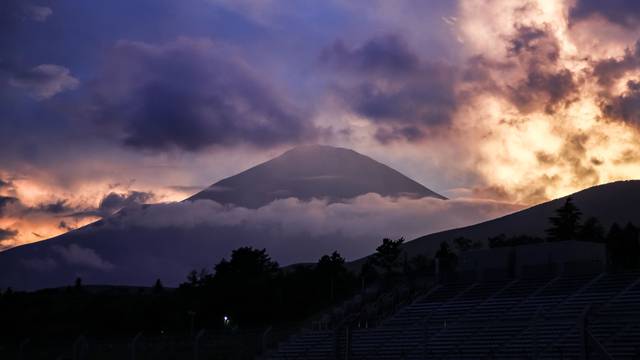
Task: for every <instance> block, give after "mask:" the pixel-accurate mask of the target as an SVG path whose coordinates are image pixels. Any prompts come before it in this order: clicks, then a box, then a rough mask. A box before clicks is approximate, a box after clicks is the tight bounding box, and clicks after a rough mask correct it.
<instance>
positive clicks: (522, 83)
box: [462, 25, 578, 114]
mask: <svg viewBox="0 0 640 360" xmlns="http://www.w3.org/2000/svg"><path fill="white" fill-rule="evenodd" d="M505 40H506V50H507V57H506V58H505V59H504V61H495V60H494V61H490V60H488V59H486V58H484V57H482V56H474V57H472V58H470V59H469V61H468V62H467V64H466V67H465V69H464V71H463V76H462V80H463V81H464V82H465V83H467V84H470V85H472V89H473V91H471V92H472V93H473V92H479V93H493V94H495V95H497V96H500V97H503V98H504V99H506V100H508V101H509V102H511V103H512V104H513V105H514V106H515V107H516V108H517V109H518V110H519V111H520V112H521V113H522V114H528V113H531V112H535V111H545V112H547V113H554V112H555V111H556V109H557V108H558V106H562V105H563V104H568V103H569V102H571V101H572V100H574V99H575V98H576V97H577V93H578V84H577V81H576V78H575V76H574V74H573V73H572V72H571V71H570V70H569V69H566V68H564V67H562V66H561V65H560V64H559V61H558V60H559V51H560V50H559V49H560V47H559V44H558V40H557V39H556V37H555V36H554V35H553V34H552V33H551V32H550V31H549V30H548V29H546V28H544V27H531V26H519V25H518V26H516V32H515V34H514V35H513V36H512V37H511V38H509V39H505ZM514 73H516V74H517V75H516V76H512V75H513V74H514ZM471 95H472V94H471Z"/></svg>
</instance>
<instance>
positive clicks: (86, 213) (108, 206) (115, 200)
mask: <svg viewBox="0 0 640 360" xmlns="http://www.w3.org/2000/svg"><path fill="white" fill-rule="evenodd" d="M154 197H155V195H154V194H153V193H152V192H144V191H129V192H127V193H124V194H119V193H115V192H110V193H108V194H107V195H105V196H104V197H103V198H102V200H100V204H99V205H98V207H97V208H94V209H85V210H82V211H77V212H75V213H73V214H71V215H69V216H70V217H76V218H82V217H91V216H97V217H106V216H109V215H112V214H114V213H116V212H117V211H119V210H121V209H123V208H126V207H129V206H133V205H140V204H146V203H148V202H149V201H152V200H153V199H154Z"/></svg>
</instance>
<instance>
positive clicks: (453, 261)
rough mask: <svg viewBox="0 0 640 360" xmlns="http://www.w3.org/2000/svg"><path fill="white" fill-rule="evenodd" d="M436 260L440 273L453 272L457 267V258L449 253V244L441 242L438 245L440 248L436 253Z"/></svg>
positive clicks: (451, 252)
mask: <svg viewBox="0 0 640 360" xmlns="http://www.w3.org/2000/svg"><path fill="white" fill-rule="evenodd" d="M436 259H438V262H439V265H440V269H439V270H440V272H443V273H447V272H453V271H455V269H456V267H457V265H458V256H457V255H456V254H455V253H454V252H453V251H451V248H450V247H449V243H447V242H446V241H443V242H441V243H440V248H439V249H438V251H437V252H436Z"/></svg>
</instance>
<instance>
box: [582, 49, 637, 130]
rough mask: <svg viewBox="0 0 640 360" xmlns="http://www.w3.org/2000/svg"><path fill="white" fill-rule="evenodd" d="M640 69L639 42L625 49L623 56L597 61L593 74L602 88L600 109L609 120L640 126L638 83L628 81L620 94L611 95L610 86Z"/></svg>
mask: <svg viewBox="0 0 640 360" xmlns="http://www.w3.org/2000/svg"><path fill="white" fill-rule="evenodd" d="M638 69H640V42H636V44H635V45H634V47H633V48H628V49H626V51H625V53H624V56H622V57H620V58H609V59H604V60H601V61H598V62H596V63H595V64H594V66H593V74H594V75H595V76H596V77H597V79H598V83H599V84H600V85H601V86H602V89H601V92H600V108H601V109H602V112H603V113H604V114H605V115H607V116H608V117H609V118H611V119H614V120H619V121H625V122H629V123H632V124H635V125H640V82H638V81H634V80H629V81H627V83H626V87H625V90H624V91H623V92H622V93H621V94H612V85H614V84H615V83H616V82H617V81H619V80H620V79H622V78H623V77H624V76H625V75H626V74H628V73H630V72H634V71H637V70H638Z"/></svg>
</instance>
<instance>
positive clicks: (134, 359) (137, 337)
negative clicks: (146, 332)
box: [130, 332, 142, 360]
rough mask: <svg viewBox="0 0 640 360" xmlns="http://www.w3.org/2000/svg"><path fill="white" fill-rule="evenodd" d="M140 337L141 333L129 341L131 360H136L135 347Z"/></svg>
mask: <svg viewBox="0 0 640 360" xmlns="http://www.w3.org/2000/svg"><path fill="white" fill-rule="evenodd" d="M140 337H142V332H139V333H137V334H136V336H134V337H133V340H131V345H130V346H131V360H136V347H137V346H138V340H140Z"/></svg>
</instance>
